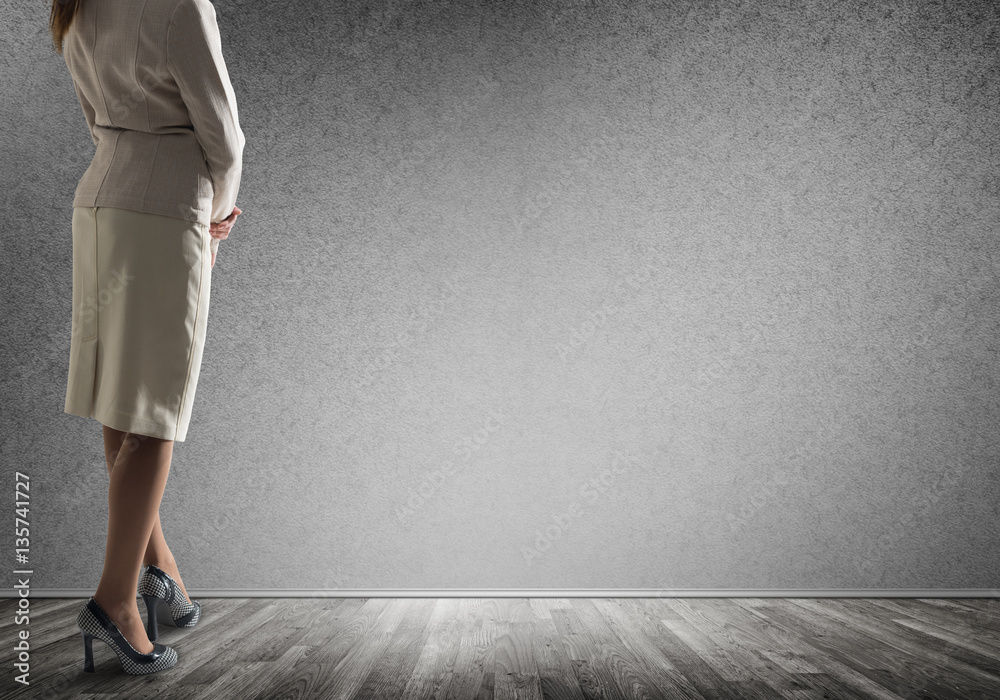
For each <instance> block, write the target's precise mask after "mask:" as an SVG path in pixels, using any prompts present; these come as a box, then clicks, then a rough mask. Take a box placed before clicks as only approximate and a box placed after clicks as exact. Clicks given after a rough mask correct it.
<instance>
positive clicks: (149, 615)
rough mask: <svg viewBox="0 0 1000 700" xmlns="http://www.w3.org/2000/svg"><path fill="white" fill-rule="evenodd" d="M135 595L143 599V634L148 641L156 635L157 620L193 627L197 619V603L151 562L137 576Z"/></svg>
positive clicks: (198, 610)
mask: <svg viewBox="0 0 1000 700" xmlns="http://www.w3.org/2000/svg"><path fill="white" fill-rule="evenodd" d="M139 595H141V596H142V599H143V600H144V601H146V636H148V637H149V641H151V642H155V641H156V639H157V638H158V637H159V629H158V625H157V622H162V623H163V624H165V625H170V626H171V627H194V626H195V625H196V624H198V620H200V619H201V603H199V602H197V601H195V602H191V601H189V600H188V599H187V598H185V597H184V594H183V593H181V589H180V586H178V585H177V582H176V581H175V580H174V579H173V577H172V576H171V575H170V574H168V573H167V572H166V571H164V570H163V569H161V568H160V567H158V566H156V565H155V564H149V565H148V566H147V567H146V570H145V571H144V572H143V573H142V576H140V577H139ZM164 603H165V604H166V605H164Z"/></svg>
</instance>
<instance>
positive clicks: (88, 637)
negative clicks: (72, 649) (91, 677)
mask: <svg viewBox="0 0 1000 700" xmlns="http://www.w3.org/2000/svg"><path fill="white" fill-rule="evenodd" d="M76 624H77V625H78V626H79V627H80V632H81V634H83V670H84V671H86V672H87V673H93V672H94V647H93V644H94V638H95V637H96V638H97V639H100V640H101V641H102V642H104V643H105V644H107V645H108V646H109V647H111V649H112V651H114V652H115V654H116V655H117V656H118V661H119V662H120V663H121V666H122V670H123V671H125V673H127V674H129V675H130V676H141V675H144V674H146V673H156V672H157V671H163V670H165V669H168V668H170V667H172V666H174V665H175V664H176V663H177V652H176V651H174V648H173V647H168V646H164V645H163V644H159V643H157V642H153V651H151V652H149V653H148V654H142V653H140V652H139V651H138V650H137V649H136V648H135V647H133V646H132V645H131V644H129V641H128V640H127V639H125V637H124V635H122V633H121V631H119V629H118V626H117V625H115V623H114V621H113V620H112V619H111V618H110V617H109V616H108V614H107V613H106V612H104V610H103V609H102V608H101V606H100V605H98V604H97V601H96V600H94V598H93V596H91V597H90V600H88V601H87V603H86V605H84V606H83V608H82V609H81V610H80V612H79V614H78V615H77V616H76Z"/></svg>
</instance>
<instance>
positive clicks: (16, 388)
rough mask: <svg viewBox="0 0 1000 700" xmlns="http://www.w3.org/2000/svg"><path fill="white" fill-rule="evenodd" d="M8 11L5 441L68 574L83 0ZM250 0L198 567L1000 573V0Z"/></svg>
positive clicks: (190, 576)
mask: <svg viewBox="0 0 1000 700" xmlns="http://www.w3.org/2000/svg"><path fill="white" fill-rule="evenodd" d="M0 6H2V8H3V16H4V17H5V22H4V26H3V28H2V29H0V33H2V34H3V42H4V46H6V47H8V50H7V51H5V52H4V58H3V61H4V65H3V69H2V70H3V75H4V81H3V85H2V90H3V95H2V97H3V99H2V101H0V116H2V120H3V129H4V138H3V141H2V146H0V149H2V151H0V156H2V159H3V161H4V167H3V168H2V170H0V199H2V202H3V213H4V226H3V236H2V239H0V241H2V258H0V275H2V280H3V281H2V297H0V301H2V303H3V309H2V315H3V331H4V332H3V334H2V336H0V352H2V356H0V357H2V362H3V372H2V376H0V389H2V392H3V396H2V406H0V410H2V411H3V423H2V436H0V458H2V464H3V474H4V476H5V478H6V479H7V482H6V483H7V489H8V493H10V492H11V491H12V490H13V483H14V472H15V471H16V470H19V471H21V472H24V473H27V474H29V475H30V477H31V486H32V490H31V498H32V511H31V522H32V540H31V553H32V564H33V566H34V569H35V576H34V579H33V582H34V585H35V586H36V587H40V588H86V587H93V586H96V584H97V581H98V578H99V576H100V572H101V565H102V560H103V555H104V536H105V527H106V518H107V500H106V499H107V496H106V488H107V473H106V469H105V466H104V457H103V452H102V448H101V443H100V435H101V433H100V426H99V424H98V423H97V422H96V421H94V420H92V419H83V418H79V417H74V416H69V415H66V414H64V413H62V407H63V397H64V391H65V384H66V372H67V367H68V365H67V363H68V353H69V341H70V324H71V307H70V300H71V297H70V292H71V287H72V268H71V256H72V238H71V229H70V222H71V216H72V210H71V203H70V202H71V199H72V195H73V190H74V187H75V186H76V182H77V180H78V178H79V177H80V175H82V173H83V171H84V170H85V169H86V166H87V164H88V163H89V161H90V157H91V155H92V154H93V144H92V143H91V141H90V138H89V136H88V134H87V131H86V126H85V123H84V120H83V115H82V113H81V111H80V106H79V104H78V102H77V101H76V97H75V95H74V92H73V86H72V82H71V80H70V77H69V74H68V72H67V71H66V68H65V65H64V63H63V61H62V58H61V57H60V56H58V55H57V54H56V53H55V52H54V51H53V50H52V47H51V41H50V40H49V37H48V35H47V32H46V26H45V25H46V20H47V13H48V7H47V6H45V3H21V2H15V1H14V0H0ZM215 6H216V8H217V13H218V18H219V24H220V27H221V31H222V35H223V47H224V51H225V55H226V60H227V63H228V65H229V70H230V74H231V78H232V81H233V85H234V88H235V91H236V95H237V98H238V100H239V107H240V117H241V122H242V125H243V129H244V132H245V134H246V138H247V146H246V151H245V154H244V165H245V170H244V176H243V186H242V189H241V193H240V197H239V199H238V202H237V203H238V205H239V206H240V207H241V208H242V209H243V210H244V213H243V215H242V216H241V217H240V220H239V222H238V223H237V225H236V227H235V228H234V230H233V233H232V235H231V236H230V238H229V240H227V241H225V242H223V244H222V246H221V250H220V253H219V260H218V263H217V265H216V267H215V269H214V271H213V287H212V310H211V313H210V317H209V336H208V342H207V345H206V349H205V355H204V363H203V365H202V371H201V378H200V382H199V385H198V390H197V391H198V393H197V399H196V402H195V408H194V414H193V417H192V424H191V429H190V432H189V434H188V439H187V441H186V442H184V443H178V444H177V445H176V446H175V450H174V461H173V465H172V467H171V473H170V478H169V481H168V483H167V489H166V492H165V494H164V497H163V502H162V506H161V518H162V522H163V527H164V530H165V532H166V534H167V537H168V540H169V542H170V543H171V545H172V548H173V551H174V553H175V556H176V557H177V560H178V563H179V564H180V567H181V571H182V573H183V575H184V581H185V584H186V585H187V587H188V588H190V589H193V590H199V589H205V588H245V589H252V588H262V589H264V588H387V589H390V588H424V587H429V588H466V587H489V588H504V587H510V588H520V587H531V588H535V587H539V588H544V587H557V588H559V587H569V588H590V587H599V588H616V587H621V588H865V587H874V588H883V587H884V588H924V587H943V588H989V587H996V586H998V585H1000V526H998V522H1000V521H998V518H997V516H998V512H997V511H998V503H1000V469H998V465H1000V444H998V440H1000V438H998V435H1000V430H998V428H1000V398H998V397H1000V381H998V379H1000V367H998V356H997V352H998V347H1000V322H998V314H997V309H998V304H1000V286H998V279H1000V277H998V274H1000V244H998V240H997V234H998V226H1000V204H998V202H1000V197H998V196H1000V187H998V175H997V173H998V166H1000V162H998V161H1000V120H998V104H1000V87H998V85H1000V75H998V65H1000V60H998V42H1000V40H998V36H1000V34H998V32H1000V10H998V5H997V4H995V3H990V2H970V1H967V2H949V3H938V2H908V1H907V2H903V1H893V2H879V3H868V2H837V3H830V2H826V1H825V0H824V1H810V2H786V3H781V2H770V1H768V2H763V1H761V2H744V3H736V2H732V1H728V0H727V1H724V2H723V1H712V2H693V3H692V2H684V3H648V2H624V1H622V2H604V1H597V0H593V1H590V2H494V3H487V2H479V3H474V2H427V3H424V2H387V3H376V2H371V3H366V4H359V3H350V4H348V3H329V4H327V3H322V4H317V3H310V2H302V1H301V0H283V1H282V2H278V3H256V2H250V1H249V0H241V1H236V0H217V1H216V2H215ZM8 508H10V509H12V508H13V506H12V505H10V501H8ZM9 513H10V511H8V514H9ZM10 576H11V574H9V573H7V574H4V577H5V578H7V577H10Z"/></svg>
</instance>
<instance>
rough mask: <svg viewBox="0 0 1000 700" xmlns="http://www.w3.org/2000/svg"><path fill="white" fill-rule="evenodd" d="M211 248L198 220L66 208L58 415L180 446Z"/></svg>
mask: <svg viewBox="0 0 1000 700" xmlns="http://www.w3.org/2000/svg"><path fill="white" fill-rule="evenodd" d="M210 245H211V235H210V234H209V232H208V226H206V225H205V224H200V223H198V222H196V221H187V220H184V219H178V218H173V217H169V216H161V215H158V214H147V213H144V212H137V211H131V210H128V209H116V208H112V207H73V324H72V334H71V340H70V351H69V356H70V357H69V378H68V380H67V385H66V406H65V412H66V413H70V414H72V415H76V416H83V417H86V418H96V419H97V420H98V421H100V422H101V423H102V424H104V425H107V426H110V427H112V428H116V429H118V430H123V431H127V432H131V433H138V434H140V435H150V436H152V437H157V438H163V439H167V440H175V441H177V442H183V441H184V439H185V438H186V436H187V429H188V423H189V422H190V420H191V407H192V405H193V404H194V395H195V390H196V388H197V386H198V374H199V371H200V369H201V357H202V351H203V349H204V346H205V331H206V329H207V327H208V301H209V291H210V288H211V283H212V267H211V254H210Z"/></svg>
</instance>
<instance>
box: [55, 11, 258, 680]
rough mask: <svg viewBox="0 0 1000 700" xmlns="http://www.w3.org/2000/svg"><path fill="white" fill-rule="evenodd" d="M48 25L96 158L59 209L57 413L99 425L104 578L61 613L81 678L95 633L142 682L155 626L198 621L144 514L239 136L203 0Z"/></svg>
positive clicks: (185, 401)
mask: <svg viewBox="0 0 1000 700" xmlns="http://www.w3.org/2000/svg"><path fill="white" fill-rule="evenodd" d="M50 29H51V31H52V36H53V40H54V41H55V45H56V51H57V52H58V53H60V54H64V58H65V60H66V65H67V67H68V68H69V71H70V73H71V75H72V77H73V86H74V88H75V89H76V94H77V97H78V99H79V101H80V105H81V107H82V108H83V114H84V117H85V118H86V121H87V125H88V127H89V129H90V134H91V138H92V139H93V141H94V145H95V146H96V147H97V149H96V152H95V154H94V157H93V160H92V162H91V164H90V166H89V167H88V168H87V171H86V172H85V173H84V174H83V176H82V177H81V179H80V181H79V183H78V185H77V188H76V192H75V196H74V199H73V323H72V340H71V342H70V363H69V376H68V380H67V389H66V405H65V411H66V412H67V413H71V414H74V415H79V416H84V417H92V418H95V419H97V420H98V421H99V422H100V423H101V424H102V430H103V433H104V454H105V457H106V460H107V468H108V471H109V474H110V482H109V491H108V536H107V546H106V549H105V554H104V570H103V572H102V574H101V580H100V583H99V584H98V587H97V591H96V592H95V593H94V595H93V596H92V597H91V598H90V599H89V600H88V601H87V603H86V604H85V605H84V607H83V609H82V610H81V611H80V613H79V615H78V617H77V623H78V625H79V626H80V630H81V632H82V634H83V640H84V670H85V671H93V670H94V666H93V655H92V654H93V652H92V641H93V639H94V638H95V637H96V638H98V639H100V640H102V641H104V642H105V643H107V644H108V646H110V647H111V648H112V650H114V651H115V653H116V654H117V656H118V659H119V661H120V663H121V666H122V668H123V670H124V671H125V672H126V673H129V674H145V673H154V672H156V671H161V670H163V669H166V668H170V667H172V666H173V665H174V664H176V663H177V653H176V652H175V651H174V649H173V648H171V647H168V646H165V645H163V644H160V643H157V642H156V637H157V621H158V620H159V621H161V622H165V623H167V624H172V625H176V626H182V627H191V626H194V625H195V624H196V623H197V621H198V619H199V618H200V613H201V606H200V604H198V603H193V602H191V600H190V599H189V598H188V596H187V592H186V591H185V589H184V586H183V583H182V582H181V577H180V574H179V572H178V571H177V565H176V562H175V559H174V557H173V554H172V553H171V551H170V548H169V547H168V546H167V543H166V540H165V539H164V537H163V531H162V529H161V527H160V519H159V506H160V500H161V497H162V495H163V489H164V486H165V485H166V481H167V473H168V471H169V469H170V459H171V456H172V453H173V444H174V442H175V441H179V442H183V441H184V439H185V438H186V435H187V429H188V423H189V420H190V415H191V408H192V405H193V401H194V395H195V390H196V388H197V383H198V374H199V369H200V366H201V358H202V350H203V347H204V342H205V331H206V327H207V320H208V305H209V291H210V287H211V270H212V268H213V267H214V266H215V256H216V251H217V247H218V244H219V241H221V240H224V239H225V238H227V237H228V235H229V232H230V231H231V230H232V227H233V225H234V224H235V223H236V218H237V216H238V215H239V214H240V213H241V210H240V209H239V208H238V207H236V194H237V191H238V190H239V184H240V176H241V171H242V153H243V146H244V143H245V141H244V138H243V132H242V130H241V129H240V126H239V119H238V115H237V109H236V98H235V95H234V94H233V88H232V85H231V84H230V82H229V76H228V73H227V70H226V65H225V62H224V61H223V58H222V45H221V40H220V36H219V29H218V25H217V23H216V17H215V8H214V7H213V5H212V3H211V2H210V1H209V0H143V1H142V2H136V0H53V4H52V13H51V16H50ZM64 41H65V52H64V51H63V43H64ZM143 564H145V565H147V568H146V570H145V571H144V572H143V574H142V577H141V579H140V576H139V573H140V567H141V565H143ZM137 589H138V592H139V593H140V594H141V595H142V597H143V600H144V601H145V603H146V613H147V620H146V626H145V628H144V626H143V622H142V618H141V617H140V614H139V608H138V605H137V603H136V592H137Z"/></svg>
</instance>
